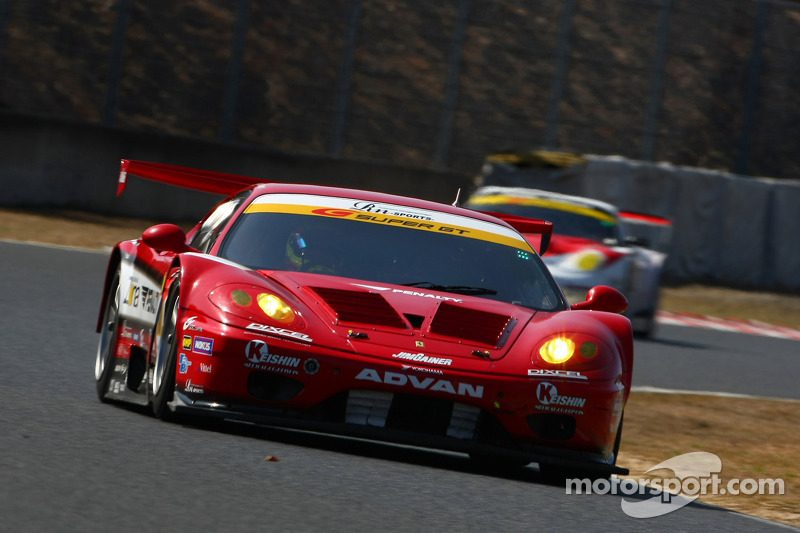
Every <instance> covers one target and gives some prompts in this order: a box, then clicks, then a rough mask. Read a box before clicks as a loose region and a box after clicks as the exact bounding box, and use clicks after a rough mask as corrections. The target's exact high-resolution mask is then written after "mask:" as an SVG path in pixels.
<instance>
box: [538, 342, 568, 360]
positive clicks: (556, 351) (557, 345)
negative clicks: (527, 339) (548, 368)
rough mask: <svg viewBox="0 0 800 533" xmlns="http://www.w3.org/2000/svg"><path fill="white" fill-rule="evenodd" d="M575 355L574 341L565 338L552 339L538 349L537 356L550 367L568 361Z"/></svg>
mask: <svg viewBox="0 0 800 533" xmlns="http://www.w3.org/2000/svg"><path fill="white" fill-rule="evenodd" d="M574 354H575V341H573V340H572V339H569V338H567V337H553V338H552V339H550V340H548V341H547V342H545V343H544V344H542V347H541V348H539V356H540V357H541V358H542V359H543V360H544V361H546V362H548V363H550V364H552V365H560V364H562V363H565V362H567V361H569V359H570V358H571V357H572V356H573V355H574Z"/></svg>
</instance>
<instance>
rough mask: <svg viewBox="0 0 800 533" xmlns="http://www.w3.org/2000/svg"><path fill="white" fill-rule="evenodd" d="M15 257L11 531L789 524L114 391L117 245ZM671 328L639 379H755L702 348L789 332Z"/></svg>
mask: <svg viewBox="0 0 800 533" xmlns="http://www.w3.org/2000/svg"><path fill="white" fill-rule="evenodd" d="M0 257H2V258H3V259H2V261H0V279H2V280H3V290H2V299H0V316H2V321H3V328H2V331H3V340H2V344H1V345H0V400H2V403H3V409H2V410H1V411H0V450H2V453H0V530H2V531H42V530H66V531H89V530H92V531H94V530H103V531H107V530H114V531H148V530H177V531H189V530H195V531H196V530H206V531H207V530H226V531H227V530H230V531H244V530H253V529H257V530H326V531H330V530H336V531H338V530H367V529H370V530H371V529H375V528H380V529H388V530H414V531H416V530H419V529H425V530H431V529H440V528H441V529H444V528H447V529H458V530H475V531H477V530H520V531H521V530H531V529H537V530H542V529H550V528H552V529H557V530H584V531H596V530H611V529H614V530H617V531H640V530H642V529H644V528H646V529H655V530H662V531H680V530H697V529H711V528H713V529H720V530H726V531H751V530H753V529H759V530H775V531H780V530H782V526H779V525H773V524H768V523H765V522H761V521H754V520H753V519H750V518H747V517H744V516H741V515H737V514H734V513H730V512H727V511H724V510H721V509H718V508H713V507H706V506H700V505H691V506H690V507H689V508H685V509H681V510H679V511H677V512H674V513H671V514H669V515H666V516H664V517H660V518H653V519H648V520H636V519H632V518H629V517H627V516H626V515H624V514H623V513H622V511H621V510H620V498H619V497H617V496H585V495H584V496H576V495H572V496H568V495H565V494H564V488H563V487H557V486H550V485H547V484H544V483H543V482H542V481H541V480H540V479H539V476H538V473H537V471H536V469H535V467H529V468H527V469H525V470H524V471H522V472H521V473H518V474H513V475H498V474H489V473H485V472H480V471H477V470H475V469H473V468H472V466H471V465H470V463H469V462H468V461H467V460H466V459H465V458H463V457H461V456H458V455H457V454H445V453H438V452H431V451H425V450H420V449H416V448H409V447H398V446H391V445H382V444H375V443H367V442H361V441H354V440H350V439H341V438H333V437H325V436H319V435H312V434H303V433H296V432H288V431H281V430H275V429H264V428H253V427H248V426H233V425H226V426H223V427H222V428H212V427H193V426H182V425H177V424H169V423H164V422H160V421H158V420H156V419H154V418H152V417H151V416H149V415H147V414H145V413H143V412H139V411H136V410H133V409H127V408H123V407H119V406H114V405H103V404H100V403H99V402H98V401H97V399H96V396H95V392H94V378H93V366H94V351H95V345H96V342H97V335H96V334H95V333H94V326H95V322H96V317H97V310H98V305H99V300H100V290H101V283H102V279H103V276H104V273H105V260H106V258H105V256H104V255H103V254H97V253H85V252H78V251H70V250H58V249H51V248H42V247H33V246H26V245H18V244H8V243H0ZM677 329H686V328H676V330H677ZM706 333H707V334H708V336H706ZM659 334H660V335H661V334H663V335H664V339H663V340H661V337H659V340H656V341H654V342H647V343H639V344H640V352H639V353H640V354H643V355H640V356H639V363H638V366H637V372H638V373H639V375H645V376H648V375H649V376H660V377H662V378H663V379H664V381H665V382H667V381H668V383H666V384H662V383H658V382H652V383H645V382H640V381H639V379H638V377H637V384H650V385H661V386H669V387H677V385H681V384H683V385H686V384H687V383H689V384H693V383H696V384H697V386H698V387H702V388H703V389H710V388H713V386H714V385H726V386H729V388H730V389H735V390H731V392H740V391H742V390H743V389H748V386H747V383H748V382H749V381H752V379H753V378H754V376H753V375H752V374H751V375H745V376H742V377H741V378H740V379H739V380H738V381H737V380H736V379H734V377H733V375H731V376H730V377H729V378H728V379H727V380H724V381H717V382H713V381H708V382H707V381H703V380H702V379H701V377H702V376H694V378H695V379H696V381H691V382H689V378H690V377H691V375H692V374H700V373H699V372H698V371H697V368H698V366H696V365H693V364H691V361H692V360H696V359H698V358H700V357H704V358H705V359H704V360H703V361H704V362H703V364H702V368H703V370H704V371H708V370H709V369H710V368H711V367H712V366H713V365H716V364H717V362H719V363H720V367H719V368H716V369H715V371H714V374H713V375H717V374H724V373H726V372H728V371H730V372H731V374H732V373H733V372H738V371H741V368H750V367H748V366H747V361H748V360H749V359H750V358H755V359H756V361H758V357H761V358H762V360H761V362H760V363H758V362H755V363H754V365H753V368H756V367H757V368H760V369H762V370H765V369H766V367H767V366H768V365H767V364H765V362H764V361H763V358H764V357H767V355H765V352H766V349H764V348H759V346H763V345H762V344H760V343H763V342H767V343H769V342H771V341H775V339H763V338H757V337H753V338H752V341H753V344H752V346H750V345H748V344H747V343H746V342H744V341H743V339H742V337H744V336H741V335H736V334H730V333H720V332H703V333H702V334H700V333H697V332H694V331H693V332H691V333H690V334H689V337H687V336H686V333H685V332H678V331H673V330H672V329H671V328H666V327H665V328H662V329H661V330H660V333H659ZM695 335H697V336H695ZM717 336H721V337H717ZM730 336H733V340H730V341H728V340H724V339H731V337H730ZM720 338H721V339H723V340H719V339H720ZM786 342H788V341H786ZM795 345H796V343H795ZM642 346H643V347H642ZM767 346H771V347H772V349H775V347H776V346H778V347H782V346H783V345H782V344H780V345H771V344H768V345H767ZM733 348H736V350H733ZM751 349H752V353H751V352H749V351H748V350H751ZM728 353H734V354H740V356H741V362H740V363H738V364H739V365H740V366H734V367H732V366H731V365H729V364H723V363H725V361H726V359H724V356H725V355H726V354H728ZM747 354H750V355H747ZM756 356H758V357H756ZM768 361H769V362H775V363H776V362H778V361H777V360H768ZM781 361H783V359H781ZM786 361H788V362H792V361H794V362H795V364H797V362H798V361H797V359H796V358H795V359H791V358H790V357H789V356H788V355H787V356H786ZM673 366H674V368H675V369H676V370H674V371H672V370H668V369H670V368H672V367H673ZM780 372H787V370H786V369H782V370H780V371H779V372H778V374H780ZM787 373H788V372H787ZM795 375H796V373H795ZM666 376H673V378H674V379H671V380H667V377H666ZM749 391H750V390H749V389H748V390H747V392H749ZM795 393H796V391H795ZM770 395H777V393H776V392H774V391H773V392H771V393H770ZM787 395H789V396H790V395H791V394H789V393H787ZM267 456H274V457H276V458H277V459H278V461H277V462H271V461H266V460H265V458H266V457H267Z"/></svg>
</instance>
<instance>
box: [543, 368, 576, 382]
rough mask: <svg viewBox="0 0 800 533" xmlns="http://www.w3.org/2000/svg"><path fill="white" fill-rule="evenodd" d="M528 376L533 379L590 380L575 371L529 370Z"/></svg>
mask: <svg viewBox="0 0 800 533" xmlns="http://www.w3.org/2000/svg"><path fill="white" fill-rule="evenodd" d="M528 376H529V377H532V378H550V379H575V380H579V381H588V380H589V377H588V376H586V375H584V374H581V373H580V372H577V371H575V370H552V369H549V368H529V369H528Z"/></svg>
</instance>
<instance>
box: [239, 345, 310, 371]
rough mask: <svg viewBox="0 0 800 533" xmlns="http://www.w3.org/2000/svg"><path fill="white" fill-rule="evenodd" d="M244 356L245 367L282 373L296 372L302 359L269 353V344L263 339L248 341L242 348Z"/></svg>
mask: <svg viewBox="0 0 800 533" xmlns="http://www.w3.org/2000/svg"><path fill="white" fill-rule="evenodd" d="M244 357H245V359H246V360H247V362H246V363H245V364H244V367H245V368H249V369H252V370H271V371H278V372H282V373H284V374H292V375H295V374H297V373H298V372H297V370H295V369H296V368H297V367H299V366H300V362H301V361H302V359H300V358H299V357H291V356H288V355H278V354H275V353H270V351H269V346H268V345H267V343H266V342H264V341H258V340H256V341H250V342H248V343H247V346H245V348H244Z"/></svg>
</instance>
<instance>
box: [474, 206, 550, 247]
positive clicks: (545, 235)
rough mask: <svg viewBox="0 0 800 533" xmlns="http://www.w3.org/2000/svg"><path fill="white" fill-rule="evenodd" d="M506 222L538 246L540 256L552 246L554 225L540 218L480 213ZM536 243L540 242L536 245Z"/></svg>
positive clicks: (488, 212)
mask: <svg viewBox="0 0 800 533" xmlns="http://www.w3.org/2000/svg"><path fill="white" fill-rule="evenodd" d="M480 212H481V213H485V214H487V215H491V216H493V217H495V218H499V219H500V220H502V221H503V222H506V223H507V224H508V225H509V226H511V227H512V228H514V229H515V230H517V231H518V232H520V233H522V234H523V235H524V236H525V238H526V239H527V240H528V242H529V243H531V245H532V246H534V247H536V245H537V244H538V247H539V250H538V251H539V255H544V253H545V252H546V251H547V247H548V246H549V245H550V237H551V236H552V235H553V223H552V222H548V221H547V220H541V219H538V218H527V217H521V216H518V215H509V214H507V213H496V212H494V211H480ZM535 241H538V243H536V242H535Z"/></svg>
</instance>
